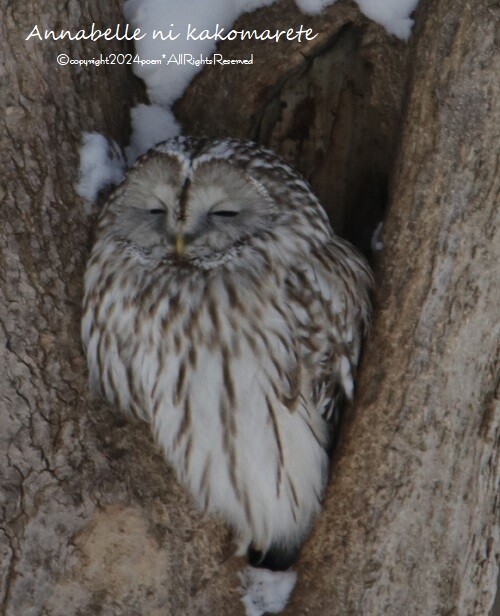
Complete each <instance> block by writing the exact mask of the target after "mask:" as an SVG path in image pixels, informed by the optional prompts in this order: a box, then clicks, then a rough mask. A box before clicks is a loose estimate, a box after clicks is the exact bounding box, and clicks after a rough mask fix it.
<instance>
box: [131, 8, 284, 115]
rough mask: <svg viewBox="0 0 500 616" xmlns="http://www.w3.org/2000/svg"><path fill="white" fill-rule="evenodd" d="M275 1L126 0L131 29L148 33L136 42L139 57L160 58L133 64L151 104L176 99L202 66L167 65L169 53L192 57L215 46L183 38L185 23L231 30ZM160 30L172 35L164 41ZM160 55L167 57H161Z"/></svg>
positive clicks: (208, 51) (165, 34)
mask: <svg viewBox="0 0 500 616" xmlns="http://www.w3.org/2000/svg"><path fill="white" fill-rule="evenodd" d="M274 1H275V0H190V1H189V2H179V0H126V2H125V3H124V6H123V12H124V14H125V18H126V19H127V21H129V22H130V23H131V25H132V27H133V28H141V31H143V32H147V33H148V36H145V37H144V38H143V39H142V40H140V41H136V42H135V49H136V52H137V53H138V54H139V56H140V57H141V58H142V59H145V60H153V59H162V64H161V65H147V64H145V65H142V66H141V65H140V64H134V67H135V68H134V72H135V73H136V75H137V76H138V77H141V78H142V79H143V80H144V81H145V82H146V85H147V87H148V94H149V98H150V100H151V101H152V102H153V103H157V104H160V105H164V106H168V105H171V104H172V103H173V102H174V101H175V100H177V99H178V98H179V97H180V96H181V95H182V93H183V92H184V90H185V89H186V87H187V85H188V84H189V82H190V81H191V79H192V78H193V77H194V76H195V75H196V73H198V72H199V71H200V70H201V69H202V68H203V65H199V66H196V65H194V64H180V65H178V64H175V63H171V64H167V61H168V59H169V58H170V57H171V56H172V54H175V55H178V54H184V53H186V54H192V55H193V56H194V57H196V58H197V57H199V55H200V54H203V55H204V56H206V55H209V54H210V53H211V52H213V51H214V49H215V42H214V41H211V40H205V41H192V40H189V41H188V40H186V38H187V37H186V32H187V28H188V25H189V24H191V26H192V27H194V28H196V29H197V32H200V31H201V30H211V31H213V30H214V29H215V26H216V25H217V24H219V26H221V27H223V28H226V29H230V28H231V26H232V24H233V23H234V22H235V21H236V19H238V17H239V16H240V15H241V14H243V13H246V12H248V11H252V10H254V9H256V8H258V7H261V6H266V5H269V4H272V3H273V2H274ZM155 30H156V31H158V30H161V32H162V34H163V36H164V37H166V36H168V34H169V31H170V30H171V31H172V35H171V36H172V38H174V37H176V40H165V41H163V40H162V39H161V36H158V37H157V38H156V39H153V33H154V31H155ZM162 54H165V55H166V58H162Z"/></svg>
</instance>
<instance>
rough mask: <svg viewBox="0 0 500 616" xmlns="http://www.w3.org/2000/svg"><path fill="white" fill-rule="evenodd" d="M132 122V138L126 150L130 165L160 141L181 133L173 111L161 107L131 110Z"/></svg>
mask: <svg viewBox="0 0 500 616" xmlns="http://www.w3.org/2000/svg"><path fill="white" fill-rule="evenodd" d="M130 120H131V124H132V136H131V138H130V145H129V146H128V147H127V148H125V153H126V156H127V161H128V163H129V165H131V164H132V163H133V162H135V160H136V159H137V158H139V156H141V155H142V154H144V153H145V152H147V151H148V150H149V149H150V148H152V147H153V146H154V145H156V144H157V143H159V142H160V141H165V139H168V138H170V137H174V136H175V135H178V134H179V133H180V126H179V123H178V122H177V120H176V119H175V117H174V114H173V113H172V111H170V109H167V108H166V107H162V106H161V105H144V104H140V105H136V106H135V107H133V108H132V109H131V110H130Z"/></svg>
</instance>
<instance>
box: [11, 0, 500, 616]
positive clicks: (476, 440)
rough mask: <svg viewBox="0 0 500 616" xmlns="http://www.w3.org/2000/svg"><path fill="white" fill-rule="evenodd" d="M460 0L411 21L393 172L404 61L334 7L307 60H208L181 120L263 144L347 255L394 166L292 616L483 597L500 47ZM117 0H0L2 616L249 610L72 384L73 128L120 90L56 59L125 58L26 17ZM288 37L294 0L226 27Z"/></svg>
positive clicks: (117, 127)
mask: <svg viewBox="0 0 500 616" xmlns="http://www.w3.org/2000/svg"><path fill="white" fill-rule="evenodd" d="M471 4H472V3H470V2H467V1H466V0H434V2H430V1H424V2H423V4H422V6H421V8H420V9H419V12H418V13H419V14H418V19H417V30H416V32H415V35H414V37H413V38H414V44H413V46H412V49H411V56H410V60H411V67H412V71H411V75H410V80H409V90H408V99H407V103H406V107H405V113H404V130H403V134H402V139H401V143H400V146H399V153H398V155H397V157H396V160H395V158H394V150H395V144H396V141H397V135H398V133H399V127H400V122H401V117H402V116H401V109H402V94H403V88H404V84H405V80H406V79H405V78H406V74H407V69H406V67H407V63H406V60H407V58H406V48H405V46H404V45H403V44H402V43H400V42H398V41H396V40H395V39H394V38H393V37H389V36H387V35H386V34H385V33H384V32H383V30H382V29H381V28H380V27H379V26H376V25H374V24H371V23H369V22H368V20H366V19H365V18H364V17H363V16H361V14H360V13H359V11H358V10H357V9H356V7H355V6H354V5H353V4H352V3H349V2H339V3H338V4H336V5H335V6H333V7H330V8H329V9H328V10H327V11H326V13H325V14H324V15H322V16H320V17H318V18H316V20H315V21H314V20H312V22H311V23H312V25H313V27H314V28H316V31H318V32H320V37H319V38H318V40H317V41H316V42H315V43H314V44H312V45H311V46H310V47H307V48H306V47H302V48H300V49H299V48H298V47H297V46H295V47H294V46H293V45H290V46H288V47H285V46H279V50H280V53H276V48H273V49H272V53H270V51H271V50H270V49H269V48H266V47H260V48H259V53H260V59H259V60H258V62H261V64H260V65H258V66H257V68H254V71H253V72H246V73H241V72H240V73H238V74H236V73H234V72H231V71H229V70H228V71H225V72H223V73H220V74H219V75H218V76H216V77H215V76H214V74H213V73H212V74H209V73H208V71H204V72H203V73H201V74H200V75H199V76H198V77H197V78H196V79H195V80H194V81H193V83H192V84H191V86H190V88H189V89H188V91H187V92H186V94H185V96H184V97H183V99H182V100H181V101H179V103H178V104H177V106H176V111H177V113H178V116H179V117H180V118H181V119H182V121H183V124H184V126H185V127H186V130H187V131H190V132H193V133H201V132H203V133H205V134H212V135H214V136H225V135H233V136H239V137H244V138H254V139H257V140H259V141H261V142H263V143H266V144H267V145H272V146H273V147H275V148H277V149H278V150H279V151H280V152H281V153H282V154H283V155H284V156H286V157H288V158H289V159H290V160H291V162H292V163H294V164H295V165H297V166H298V167H299V168H300V169H301V170H302V172H303V173H304V174H305V175H306V176H307V177H308V179H310V181H311V183H312V185H313V187H314V189H315V190H316V192H317V193H318V194H319V195H320V196H321V197H322V198H323V201H324V202H325V205H326V207H327V208H328V211H329V213H330V215H331V217H332V219H333V221H334V223H335V224H336V226H337V229H338V230H339V231H341V232H342V233H343V234H344V235H347V236H348V237H350V238H351V239H353V240H354V241H356V243H358V245H360V246H362V247H366V246H367V245H368V238H369V234H370V230H371V228H372V227H373V225H374V224H375V222H376V221H377V220H378V219H379V218H380V217H381V216H382V214H383V210H384V192H385V190H386V186H387V180H388V177H389V175H390V174H391V170H392V169H393V168H394V174H393V178H392V190H391V199H390V209H389V212H388V216H387V221H386V224H385V231H384V244H385V247H384V251H383V253H382V257H381V260H380V263H379V264H378V268H377V280H378V284H377V292H376V310H375V320H374V326H373V331H372V334H371V336H370V339H369V341H368V344H367V347H366V350H365V354H364V359H363V364H362V368H361V372H360V377H359V386H358V395H357V399H356V404H355V406H354V407H353V408H352V409H351V410H350V414H349V418H348V420H347V422H346V425H345V427H344V429H343V433H342V438H341V444H340V448H339V451H338V452H337V454H336V458H335V464H334V468H333V472H332V481H331V486H330V489H329V492H328V495H327V498H326V501H325V506H324V512H323V514H322V516H321V517H320V519H319V521H318V524H317V527H316V530H315V532H314V534H313V536H312V538H311V541H310V542H309V543H308V545H307V546H306V548H305V550H304V554H303V557H302V559H301V561H300V562H299V564H298V567H297V569H298V572H299V583H298V587H297V590H296V592H295V595H294V599H293V601H292V604H291V605H290V606H289V608H288V609H287V613H289V614H308V615H309V616H314V615H315V614H318V615H319V614H321V615H324V614H329V615H330V614H331V615H334V616H336V615H347V614H349V615H351V614H352V615H354V614H363V615H370V616H371V615H374V616H375V615H378V614H384V615H385V614H387V615H389V616H390V615H391V614H394V615H395V614H398V616H399V615H400V614H410V615H411V614H421V615H428V614H443V615H444V614H447V615H451V614H453V615H455V614H456V615H462V614H463V615H464V616H465V615H467V616H469V615H471V614H478V615H479V614H481V615H484V614H487V613H488V610H489V608H490V607H491V604H492V602H493V593H494V582H495V574H496V564H495V559H496V558H497V556H498V529H497V527H496V526H495V523H496V516H497V515H498V501H497V500H496V493H495V488H496V485H495V482H496V477H497V474H498V435H499V417H498V407H497V406H496V401H497V398H496V397H495V387H496V386H497V384H498V370H497V366H496V365H495V361H496V357H497V356H496V353H497V350H498V349H497V347H496V344H497V339H496V338H495V334H496V333H498V330H496V329H495V327H497V320H498V319H497V314H498V308H497V306H498V305H499V303H500V302H499V297H498V285H497V286H496V287H495V283H496V282H497V281H496V279H495V267H496V264H497V263H498V245H499V242H498V224H497V223H498V221H497V220H496V219H495V216H496V210H495V206H496V200H497V199H498V178H497V177H496V176H495V171H496V165H497V159H496V158H495V147H496V143H497V142H498V136H499V135H498V125H499V122H498V119H499V118H498V100H499V96H498V94H499V92H498V82H497V79H496V75H497V74H498V55H495V47H494V45H495V43H494V15H492V14H491V11H493V8H492V7H488V3H487V1H486V0H483V1H479V2H476V3H475V6H474V7H472V6H471ZM120 9H121V7H120V5H119V3H118V2H112V3H108V4H104V3H102V2H99V3H90V2H88V3H87V2H82V3H79V4H76V3H72V2H69V3H65V4H64V5H61V6H54V7H49V8H47V7H44V8H43V9H37V8H36V7H34V6H31V4H28V5H26V6H17V3H9V2H6V1H4V3H3V15H4V19H3V20H2V22H1V24H0V28H1V32H0V34H1V36H0V54H1V55H0V58H1V61H2V65H1V66H2V70H1V72H0V75H1V78H2V81H3V83H2V87H1V88H0V101H1V105H2V108H3V110H4V113H3V114H2V117H1V118H0V141H1V144H2V147H1V148H0V164H1V169H2V176H3V177H2V180H1V183H0V190H1V194H2V203H3V207H2V208H1V209H0V221H1V225H0V282H1V284H0V365H1V366H2V368H3V369H2V374H1V382H0V438H1V440H2V451H3V452H5V455H3V456H0V480H1V491H0V615H2V616H3V615H5V616H18V615H21V614H22V615H23V616H25V615H26V616H35V615H44V616H63V615H64V616H67V615H68V614H75V615H82V616H83V615H90V614H101V615H103V616H107V615H114V614H119V615H124V616H136V615H137V616H139V615H141V616H143V615H156V614H158V615H159V614H171V615H172V616H177V615H181V614H182V615H186V616H191V615H194V614H226V615H238V614H243V613H244V611H243V607H242V606H241V604H240V601H239V596H238V579H237V572H238V570H239V569H240V568H241V567H242V566H243V561H242V560H239V559H235V558H227V556H228V555H229V553H230V543H229V535H228V532H227V530H226V529H225V527H224V526H223V525H221V524H219V523H218V522H217V521H213V520H203V519H202V518H201V517H200V516H199V515H198V514H197V513H196V512H195V511H194V510H193V509H192V507H191V505H190V503H189V501H188V498H187V496H186V494H185V493H184V491H183V490H182V489H181V488H180V487H179V486H178V485H177V483H176V482H175V480H174V477H173V474H172V472H171V471H170V469H169V468H168V466H167V465H166V463H165V462H164V460H163V458H162V455H161V454H160V452H159V451H158V450H157V449H156V447H155V445H154V444H153V442H152V438H151V436H150V435H149V430H148V428H147V426H142V425H138V424H129V423H125V422H123V421H122V420H121V419H120V417H119V416H117V415H116V414H115V413H113V412H112V411H110V410H109V409H107V408H105V407H103V406H102V405H100V404H99V403H96V402H93V401H90V400H89V398H88V394H87V386H86V374H85V362H84V359H83V357H82V351H81V346H80V334H79V319H80V302H81V294H82V284H81V281H82V274H83V268H84V263H85V259H86V256H87V254H88V247H89V239H90V232H91V227H92V222H93V221H92V219H91V218H89V217H88V216H87V214H86V213H85V208H84V205H83V203H82V202H81V201H80V200H78V199H77V198H76V197H75V194H74V190H73V184H74V181H75V173H76V168H77V156H78V145H79V139H80V135H81V132H82V131H84V130H99V131H102V132H105V133H106V134H108V135H109V136H112V137H113V138H114V139H116V140H117V141H118V142H119V143H121V144H124V143H125V142H126V141H127V135H128V119H127V115H128V108H129V105H130V99H131V97H132V96H134V91H133V89H132V91H131V89H130V83H133V80H132V79H131V76H130V75H129V74H127V73H126V71H125V70H124V69H120V68H119V67H116V66H114V67H106V66H102V67H100V68H99V69H96V68H94V69H92V70H90V69H86V70H82V69H78V70H77V69H76V68H74V67H68V66H67V67H57V65H56V64H55V57H56V55H57V54H58V53H62V52H67V53H68V55H70V57H82V58H90V57H95V56H97V55H98V54H99V52H100V51H102V52H103V53H110V52H111V51H115V52H117V51H124V48H123V44H119V43H113V44H111V43H108V44H106V46H103V45H98V44H97V43H87V44H85V45H84V44H80V43H78V44H77V43H73V44H71V45H69V44H67V45H66V44H65V45H61V44H54V43H50V42H44V43H42V42H39V41H38V42H37V41H34V40H33V39H30V41H25V40H24V38H25V37H26V36H27V35H28V34H29V32H30V31H31V30H32V28H33V25H34V24H39V25H40V29H45V28H51V29H52V28H53V29H60V28H68V29H72V30H77V29H78V28H79V27H84V26H86V25H90V24H91V23H92V21H95V22H96V24H99V25H102V26H107V25H111V24H115V23H118V22H119V21H120V19H121V17H120ZM285 10H286V12H285ZM259 20H260V21H259ZM301 22H304V18H303V16H301V15H300V14H299V13H298V12H297V11H296V10H295V9H294V8H293V5H292V3H291V2H288V0H287V1H285V2H282V3H280V5H279V6H274V7H269V8H267V9H262V10H261V11H258V12H256V13H255V14H252V15H247V16H244V17H243V18H242V23H244V24H246V26H247V27H249V26H250V24H253V26H252V27H257V24H258V23H266V24H267V27H269V23H272V24H273V26H274V25H276V27H279V25H280V24H282V25H283V26H284V27H285V26H286V27H291V26H293V25H294V24H295V23H301ZM231 49H233V51H234V53H235V55H237V53H238V49H236V48H234V47H233V48H231ZM250 49H251V47H250V46H245V50H246V51H248V50H250ZM301 52H302V53H301ZM228 55H229V54H228ZM229 68H230V67H229ZM229 88H230V89H231V90H232V98H231V99H230V98H229V97H228V91H229ZM313 102H314V106H313V109H314V113H311V108H312V105H313ZM394 164H395V167H394ZM495 242H496V243H495Z"/></svg>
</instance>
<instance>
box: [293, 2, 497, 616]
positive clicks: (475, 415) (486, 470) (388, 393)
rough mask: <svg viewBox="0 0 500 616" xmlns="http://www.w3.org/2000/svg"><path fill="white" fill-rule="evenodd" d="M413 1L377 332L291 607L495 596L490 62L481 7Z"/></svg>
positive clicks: (387, 608)
mask: <svg viewBox="0 0 500 616" xmlns="http://www.w3.org/2000/svg"><path fill="white" fill-rule="evenodd" d="M420 10H421V19H420V20H419V21H418V25H417V31H416V32H415V34H414V36H415V46H414V49H413V53H412V57H413V62H412V76H411V82H410V83H411V87H410V92H409V99H408V102H407V106H406V114H405V124H404V130H403V137H402V143H401V147H400V151H399V157H398V163H397V166H396V169H395V173H394V178H393V190H392V194H391V200H390V210H389V214H388V217H387V222H386V228H385V231H384V244H385V248H384V252H383V255H382V259H381V262H380V265H379V268H378V274H379V275H378V281H379V284H378V287H377V292H376V298H377V302H376V312H375V322H374V327H373V333H372V335H371V337H370V340H369V343H368V345H367V348H366V350H365V356H364V361H363V365H362V369H361V377H360V381H359V388H358V398H357V402H356V408H355V411H354V414H353V416H352V421H351V422H350V424H349V425H348V426H347V427H346V430H345V433H344V438H343V446H342V448H341V451H340V452H339V456H338V461H337V464H336V465H335V468H334V475H333V480H332V485H331V489H330V491H329V494H328V497H327V499H326V502H325V512H324V515H323V516H322V518H321V520H320V522H319V524H318V526H317V530H316V534H315V537H314V538H313V540H312V541H311V542H310V545H309V546H308V548H307V549H306V551H305V553H304V555H303V559H302V562H301V567H300V574H301V576H300V581H299V586H298V588H297V592H296V595H295V601H294V602H292V604H291V605H290V607H289V610H288V612H287V613H290V614H297V615H298V614H311V613H313V614H321V613H323V614H334V615H339V616H340V615H342V616H344V615H345V616H347V615H355V614H356V615H357V614H384V615H386V616H391V615H394V616H396V615H400V614H406V615H408V616H411V615H424V614H425V615H427V614H439V615H445V614H446V615H448V616H450V615H457V616H458V615H461V616H471V615H473V614H474V615H477V616H482V615H485V614H488V613H489V610H490V609H491V606H492V603H493V598H494V591H495V581H496V575H497V559H498V550H499V542H498V539H499V537H498V525H497V522H498V512H499V507H498V504H499V503H498V492H497V485H498V483H497V482H498V470H499V456H498V454H499V449H498V445H499V412H498V411H499V407H498V375H499V373H498V363H497V362H498V341H499V339H498V332H499V330H498V306H499V305H500V301H499V300H500V296H499V288H498V263H499V256H500V255H499V253H500V238H499V233H498V222H499V221H498V202H499V201H498V198H499V194H498V193H499V177H498V158H497V157H498V151H497V147H498V140H499V136H500V134H499V88H498V79H496V78H495V75H498V71H499V68H500V67H499V62H498V53H497V52H496V49H495V38H494V23H493V15H492V14H491V13H490V11H489V10H488V7H487V3H486V2H478V3H474V4H473V3H470V2H466V1H457V0H440V1H439V2H430V1H429V2H425V3H424V4H423V6H422V7H421V9H420ZM311 606H314V609H313V610H311Z"/></svg>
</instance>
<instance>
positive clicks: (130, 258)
mask: <svg viewBox="0 0 500 616" xmlns="http://www.w3.org/2000/svg"><path fill="white" fill-rule="evenodd" d="M369 284H370V274H369V271H368V269H367V267H366V265H365V263H364V261H363V259H362V257H360V256H359V255H358V254H357V253H356V252H355V251H354V249H352V248H351V247H350V246H349V245H348V244H346V243H345V242H343V241H341V240H340V239H338V238H336V237H335V236H334V234H333V232H332V230H331V228H330V226H329V224H328V221H327V218H326V215H325V214H324V212H323V210H322V209H321V206H320V205H319V203H318V202H317V200H316V198H315V197H314V196H313V195H312V193H311V192H310V189H309V188H308V186H307V184H306V183H305V181H304V180H303V179H302V178H300V176H298V175H297V174H296V173H295V172H294V171H293V170H292V169H291V168H290V167H289V166H288V165H286V163H284V162H283V161H281V160H280V159H278V158H277V157H276V156H274V155H272V154H271V153H270V152H268V151H266V150H262V149H260V148H257V147H256V146H254V145H252V144H247V143H244V142H238V141H234V140H229V141H225V140H223V141H216V142H213V141H208V140H197V139H186V138H178V139H175V140H170V141H168V142H165V143H163V144H160V145H159V146H157V147H156V148H155V149H154V150H153V151H152V152H151V153H149V154H148V155H146V157H144V158H143V159H142V160H141V161H140V162H139V164H138V165H136V167H135V168H133V169H132V170H131V171H130V172H129V173H128V174H127V177H126V178H125V180H124V182H123V183H122V184H121V185H120V186H119V187H118V188H117V190H116V191H115V193H114V195H112V197H111V198H110V200H109V202H108V203H107V205H106V206H105V208H104V210H103V212H102V215H101V218H100V221H99V225H98V230H97V237H96V241H95V244H94V246H93V249H92V255H91V258H90V260H89V263H88V266H87V272H86V278H85V300H84V317H83V323H82V332H83V342H84V346H85V349H86V353H87V358H88V366H89V377H90V384H91V387H92V389H94V390H95V391H97V392H99V393H100V394H101V395H103V396H104V397H105V398H106V399H107V400H108V401H109V402H110V403H112V404H115V405H117V406H118V407H119V408H121V409H122V410H123V411H125V412H130V413H133V414H135V415H137V416H139V417H142V418H143V419H145V420H146V421H148V422H150V424H151V426H152V430H153V432H154V434H155V437H156V439H157V440H158V442H159V443H160V445H161V446H162V448H163V450H164V452H165V455H166V458H167V460H168V461H169V463H170V464H171V465H172V466H173V468H174V469H175V471H176V474H177V477H178V479H179V481H180V482H181V483H182V484H184V485H185V486H186V487H187V489H188V490H189V492H190V493H191V495H192V496H193V497H194V499H195V501H196V503H197V505H198V507H199V508H200V509H202V510H204V511H207V512H212V513H215V514H218V515H220V516H222V517H223V518H224V519H225V520H226V521H227V522H228V523H229V524H230V525H231V526H232V527H233V529H234V530H235V534H236V539H237V542H238V545H239V548H240V552H244V551H246V550H250V553H257V554H259V555H260V556H259V557H258V559H262V561H263V562H264V563H265V564H266V565H268V566H275V567H280V566H287V565H288V564H289V563H291V562H292V561H293V559H294V557H295V556H296V554H297V551H298V549H299V548H300V545H301V543H302V541H303V540H304V538H305V536H306V535H307V533H308V531H309V529H310V526H311V524H312V521H313V518H314V516H315V514H316V513H317V511H318V510H319V507H320V502H321V498H322V495H323V491H324V487H325V485H326V480H327V472H328V447H329V443H330V439H331V436H332V423H331V418H332V416H335V414H336V409H335V404H336V398H337V397H338V394H339V391H344V392H345V394H346V395H347V397H350V396H351V394H352V379H353V372H354V369H355V365H356V362H357V359H358V354H359V347H360V342H361V336H362V330H363V327H364V325H365V324H366V321H367V318H368V311H369V304H368V287H369Z"/></svg>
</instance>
